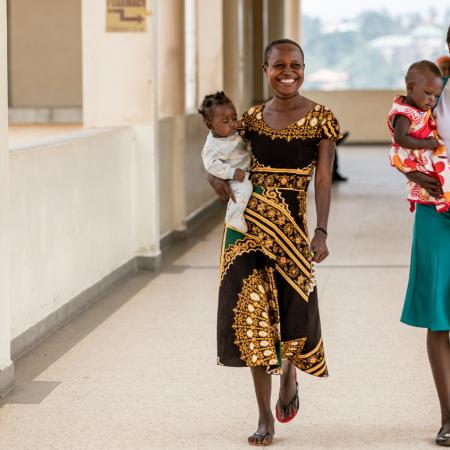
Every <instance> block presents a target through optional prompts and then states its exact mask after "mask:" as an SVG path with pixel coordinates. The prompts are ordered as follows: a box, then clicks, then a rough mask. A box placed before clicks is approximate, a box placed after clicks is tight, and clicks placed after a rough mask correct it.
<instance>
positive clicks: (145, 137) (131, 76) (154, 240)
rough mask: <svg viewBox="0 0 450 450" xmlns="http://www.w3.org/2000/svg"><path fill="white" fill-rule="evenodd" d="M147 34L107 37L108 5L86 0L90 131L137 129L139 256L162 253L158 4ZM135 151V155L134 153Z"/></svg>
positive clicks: (86, 112)
mask: <svg viewBox="0 0 450 450" xmlns="http://www.w3.org/2000/svg"><path fill="white" fill-rule="evenodd" d="M147 8H148V9H151V14H152V15H151V16H150V17H147V18H146V19H145V20H147V31H145V32H115V33H114V32H106V31H105V14H106V1H105V0H82V33H83V36H82V43H83V115H84V124H85V126H87V127H114V126H130V127H133V129H134V130H135V137H136V143H135V150H134V151H135V195H134V199H133V201H134V210H135V248H136V255H137V256H141V257H149V258H155V257H158V256H159V255H160V248H159V239H160V233H159V229H160V227H159V203H160V202H159V179H158V151H157V130H158V127H157V124H158V121H157V86H156V84H157V63H156V54H157V52H156V51H157V47H156V45H157V42H156V36H157V30H156V14H157V11H156V2H155V1H150V0H148V1H147ZM130 151H133V149H132V148H130Z"/></svg>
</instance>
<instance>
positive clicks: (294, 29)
mask: <svg viewBox="0 0 450 450" xmlns="http://www.w3.org/2000/svg"><path fill="white" fill-rule="evenodd" d="M283 14H284V33H283V35H284V36H283V37H285V38H287V39H292V40H293V41H295V42H298V43H299V44H300V40H301V13H300V0H284V11H283Z"/></svg>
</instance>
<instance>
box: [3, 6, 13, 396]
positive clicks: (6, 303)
mask: <svg viewBox="0 0 450 450" xmlns="http://www.w3.org/2000/svg"><path fill="white" fill-rule="evenodd" d="M6 29H7V27H6V0H0V396H4V395H5V394H6V393H7V392H8V391H9V390H10V389H11V388H12V386H13V383H14V366H13V363H12V361H11V350H10V348H11V325H10V292H9V280H10V277H9V266H10V258H9V217H10V216H9V153H8V78H7V52H6V48H7V45H6Z"/></svg>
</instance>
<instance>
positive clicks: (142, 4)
mask: <svg viewBox="0 0 450 450" xmlns="http://www.w3.org/2000/svg"><path fill="white" fill-rule="evenodd" d="M146 3H147V2H146V0H107V2H106V31H112V32H115V31H128V32H141V31H147V19H146V18H147V16H149V15H150V13H149V12H148V11H147V8H146V6H147V5H146Z"/></svg>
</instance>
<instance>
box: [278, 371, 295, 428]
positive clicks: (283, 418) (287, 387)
mask: <svg viewBox="0 0 450 450" xmlns="http://www.w3.org/2000/svg"><path fill="white" fill-rule="evenodd" d="M299 403H300V402H299V399H298V383H297V369H296V368H295V366H294V365H293V364H289V365H288V366H287V368H286V369H285V370H284V373H283V375H282V376H281V380H280V394H279V397H278V401H277V406H276V413H277V414H276V415H277V419H278V420H279V421H280V422H282V423H286V422H289V421H290V420H292V419H293V418H294V417H295V416H296V414H297V412H298V409H299Z"/></svg>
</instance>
